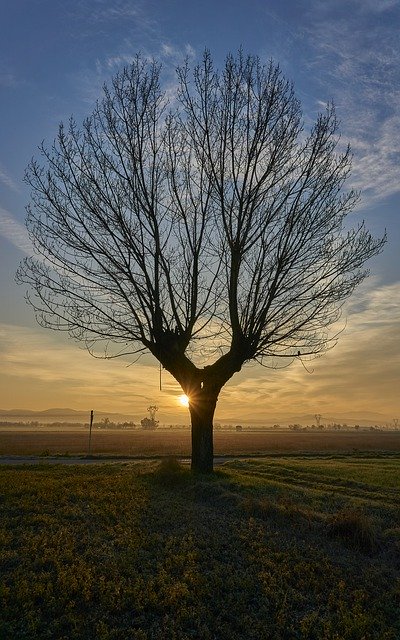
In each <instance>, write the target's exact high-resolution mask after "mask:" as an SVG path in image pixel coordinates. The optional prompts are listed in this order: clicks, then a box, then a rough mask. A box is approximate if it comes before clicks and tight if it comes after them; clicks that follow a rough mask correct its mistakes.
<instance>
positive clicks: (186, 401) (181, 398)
mask: <svg viewBox="0 0 400 640" xmlns="http://www.w3.org/2000/svg"><path fill="white" fill-rule="evenodd" d="M178 400H179V402H180V404H181V405H182V407H188V406H189V398H188V397H187V395H185V394H184V393H183V394H182V395H181V396H179V398H178Z"/></svg>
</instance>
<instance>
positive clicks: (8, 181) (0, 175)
mask: <svg viewBox="0 0 400 640" xmlns="http://www.w3.org/2000/svg"><path fill="white" fill-rule="evenodd" d="M0 182H2V183H3V184H4V186H5V187H7V189H10V191H14V192H15V193H19V192H20V188H19V187H18V185H17V184H16V182H15V181H14V180H13V179H12V178H11V177H10V176H9V175H8V174H7V173H6V172H5V171H4V169H3V168H2V167H1V165H0Z"/></svg>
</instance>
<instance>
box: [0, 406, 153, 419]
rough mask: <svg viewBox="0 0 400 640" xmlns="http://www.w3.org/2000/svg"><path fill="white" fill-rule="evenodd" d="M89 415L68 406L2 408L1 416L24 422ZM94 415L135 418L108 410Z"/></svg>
mask: <svg viewBox="0 0 400 640" xmlns="http://www.w3.org/2000/svg"><path fill="white" fill-rule="evenodd" d="M89 416H90V410H88V411H77V410H76V409H68V408H52V409H44V410H42V411H33V410H32V409H0V418H2V419H3V420H7V419H10V420H15V421H17V420H20V421H22V422H27V421H38V422H88V421H89ZM94 417H95V421H99V420H101V419H102V418H109V420H111V421H114V422H130V421H134V420H135V418H134V417H133V416H132V415H124V414H122V413H111V412H108V411H95V413H94ZM142 417H143V416H142Z"/></svg>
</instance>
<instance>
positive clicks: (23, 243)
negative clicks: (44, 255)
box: [0, 207, 33, 255]
mask: <svg viewBox="0 0 400 640" xmlns="http://www.w3.org/2000/svg"><path fill="white" fill-rule="evenodd" d="M0 235H2V236H4V237H5V238H7V240H8V241H9V242H11V243H12V244H13V245H14V246H15V247H17V249H19V250H20V251H22V252H23V253H26V254H27V255H32V254H33V247H32V243H31V241H30V239H29V235H28V231H27V230H26V228H25V227H24V226H23V225H22V224H20V223H19V222H17V221H16V220H15V219H14V218H13V217H12V215H11V214H10V213H9V212H8V211H6V210H5V209H3V208H2V207H0Z"/></svg>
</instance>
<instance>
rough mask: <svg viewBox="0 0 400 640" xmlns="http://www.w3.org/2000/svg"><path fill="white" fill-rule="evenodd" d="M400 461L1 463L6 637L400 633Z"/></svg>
mask: <svg viewBox="0 0 400 640" xmlns="http://www.w3.org/2000/svg"><path fill="white" fill-rule="evenodd" d="M399 472H400V459H399V458H398V457H396V456H394V455H391V456H388V457H379V458H378V457H376V458H372V457H371V458H368V459H362V458H357V457H355V456H349V457H340V458H337V459H327V458H326V457H325V458H318V457H313V458H301V457H297V458H295V457H294V456H290V457H289V456H288V457H286V458H285V457H282V458H277V457H273V458H271V459H268V460H267V459H265V460H257V461H235V462H229V463H226V464H225V465H223V466H222V467H220V468H219V470H218V471H217V472H216V473H215V474H213V476H211V477H201V476H193V475H191V474H190V472H189V471H188V470H187V469H182V468H181V467H179V465H177V464H176V462H174V460H167V461H165V462H164V463H163V464H162V465H160V466H159V467H157V466H156V465H154V464H151V463H131V464H127V465H122V464H121V465H102V466H98V467H97V466H96V467H92V466H91V467H78V466H74V467H62V466H56V467H49V466H48V465H46V464H43V465H40V466H38V467H29V468H28V467H9V468H5V467H3V468H0V483H1V484H0V486H1V487H2V496H1V503H0V507H1V516H2V517H1V520H0V564H1V567H0V572H1V576H2V580H1V584H0V607H1V615H0V638H1V639H2V640H19V639H22V638H26V639H29V640H36V639H37V640H39V639H40V640H46V639H57V640H63V639H65V640H67V639H68V640H74V639H82V638H85V639H86V638H88V639H93V640H94V639H96V640H106V639H107V640H108V639H116V640H117V639H123V640H125V639H128V640H129V639H137V640H146V639H154V640H156V639H157V640H158V639H161V640H162V639H165V640H174V639H175V640H184V639H185V640H186V639H190V638H194V639H198V640H214V639H216V640H225V639H226V640H228V639H229V640H235V639H239V638H240V639H242V638H243V639H246V640H247V639H249V640H256V639H257V640H262V639H271V640H274V639H276V640H279V639H282V640H286V639H287V640H292V639H293V640H296V639H301V640H303V639H304V640H306V639H310V640H398V638H400V616H399V611H400V514H399V508H398V504H399V497H400V487H399V476H400V473H399Z"/></svg>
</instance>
